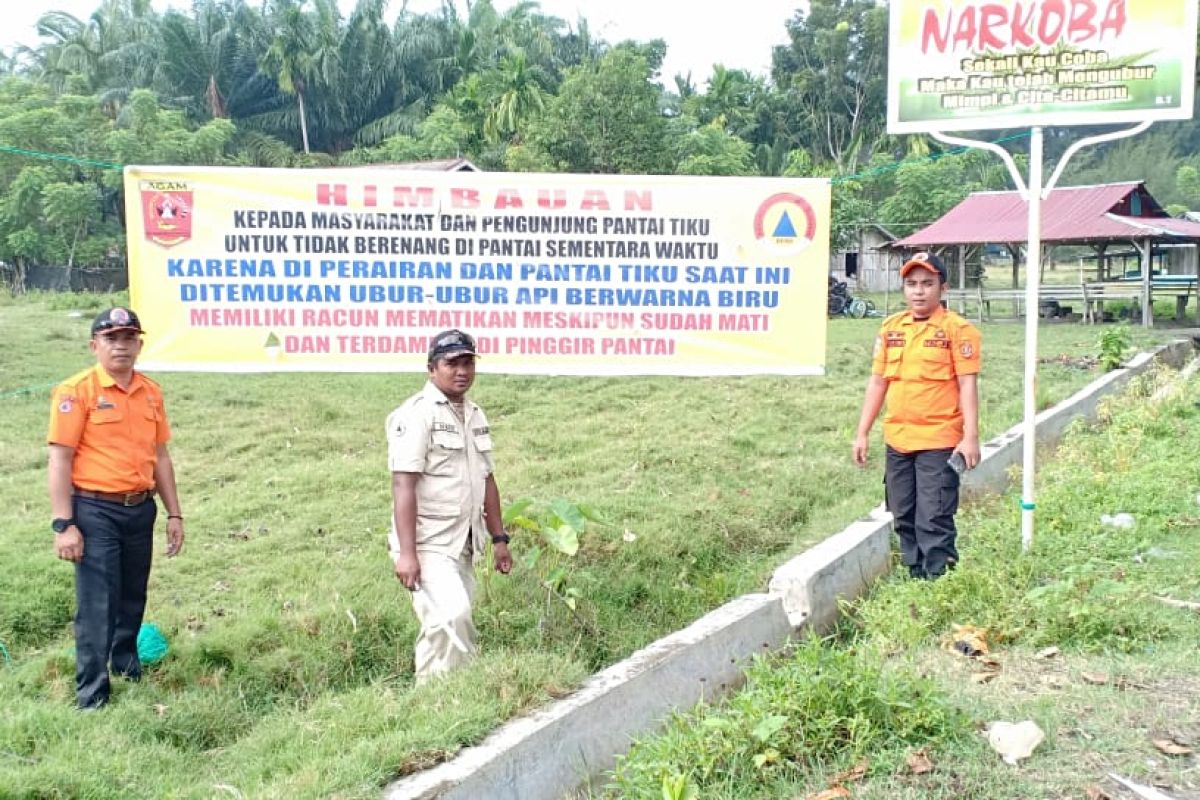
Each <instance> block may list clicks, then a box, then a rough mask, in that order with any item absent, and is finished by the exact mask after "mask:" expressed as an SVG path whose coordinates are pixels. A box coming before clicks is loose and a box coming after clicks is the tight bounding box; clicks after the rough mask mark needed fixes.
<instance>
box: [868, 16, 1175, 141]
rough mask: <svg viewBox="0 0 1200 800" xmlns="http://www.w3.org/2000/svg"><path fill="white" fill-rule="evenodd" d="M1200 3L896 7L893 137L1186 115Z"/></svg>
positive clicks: (892, 45)
mask: <svg viewBox="0 0 1200 800" xmlns="http://www.w3.org/2000/svg"><path fill="white" fill-rule="evenodd" d="M1196 18H1197V2H1196V0H891V32H890V33H891V37H890V44H889V62H890V63H889V69H888V130H889V131H890V132H892V133H921V132H925V131H953V130H976V129H984V128H1015V127H1029V126H1032V125H1042V126H1048V125H1089V124H1108V123H1119V122H1141V121H1143V120H1146V119H1189V118H1191V116H1192V103H1193V95H1194V92H1195V83H1196V74H1195V70H1196Z"/></svg>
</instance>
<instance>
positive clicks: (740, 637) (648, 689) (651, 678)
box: [385, 341, 1194, 800]
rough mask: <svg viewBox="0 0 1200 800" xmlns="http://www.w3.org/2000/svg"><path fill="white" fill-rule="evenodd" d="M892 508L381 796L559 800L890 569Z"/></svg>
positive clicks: (1044, 420)
mask: <svg viewBox="0 0 1200 800" xmlns="http://www.w3.org/2000/svg"><path fill="white" fill-rule="evenodd" d="M1193 354H1194V348H1193V346H1192V344H1191V342H1188V341H1178V342H1174V343H1172V344H1169V345H1165V346H1163V347H1160V348H1158V349H1157V350H1155V351H1153V352H1152V353H1149V354H1141V355H1139V356H1137V357H1136V358H1134V359H1133V360H1132V361H1131V362H1130V364H1129V366H1128V367H1127V368H1126V369H1122V370H1117V371H1114V372H1110V373H1109V374H1107V375H1105V376H1103V377H1101V378H1099V379H1098V380H1096V381H1094V382H1093V383H1091V384H1089V385H1088V386H1087V387H1086V388H1084V389H1082V390H1080V391H1079V392H1077V393H1076V394H1075V395H1073V396H1072V397H1070V398H1068V399H1067V400H1064V401H1063V402H1062V403H1059V404H1058V405H1057V406H1055V407H1054V408H1051V409H1048V410H1047V411H1045V412H1043V413H1042V414H1040V415H1039V416H1038V418H1037V426H1038V441H1039V445H1050V444H1052V443H1054V442H1056V441H1058V439H1059V438H1060V437H1061V436H1062V434H1063V432H1064V431H1065V430H1066V428H1067V426H1068V425H1069V424H1070V423H1071V422H1072V421H1074V420H1076V419H1081V418H1082V419H1089V420H1090V419H1095V418H1096V415H1097V412H1098V408H1099V403H1100V400H1101V399H1102V398H1103V397H1106V396H1109V395H1111V394H1113V393H1115V392H1118V391H1120V390H1121V389H1123V388H1124V387H1125V386H1126V385H1127V384H1128V382H1129V381H1130V380H1131V379H1132V378H1133V377H1134V376H1136V375H1138V374H1141V373H1143V372H1145V371H1147V370H1148V369H1151V368H1152V367H1153V366H1154V364H1155V363H1156V362H1162V363H1166V364H1169V365H1171V366H1174V367H1179V366H1181V365H1182V364H1183V363H1184V362H1185V361H1187V360H1188V359H1189V358H1190V357H1192V356H1193ZM1021 459H1022V429H1021V426H1016V427H1014V428H1012V429H1010V430H1009V431H1007V432H1005V433H1004V434H1002V435H1001V436H998V437H996V438H995V439H993V440H991V441H989V442H987V443H986V444H985V445H984V447H983V462H982V463H981V464H980V465H979V466H978V467H976V468H975V469H974V470H972V471H971V472H970V473H968V475H967V478H966V480H965V481H964V490H965V491H966V492H968V493H969V492H977V493H978V492H998V491H1001V490H1003V489H1004V488H1005V486H1006V484H1007V482H1008V477H1009V471H1010V469H1011V468H1012V467H1013V466H1017V465H1019V464H1020V463H1021ZM891 524H892V518H891V515H890V514H889V513H888V512H887V510H886V509H884V508H883V507H882V506H881V507H878V508H875V509H873V510H872V511H871V512H870V513H869V514H867V515H866V516H865V517H863V518H861V519H859V520H856V521H855V522H853V523H851V524H850V525H849V526H848V527H847V528H846V529H845V530H843V531H841V532H839V533H836V534H834V535H832V536H830V537H829V538H827V539H825V540H824V541H822V542H820V543H819V544H817V545H815V546H814V547H812V548H810V549H808V550H806V551H805V552H804V553H802V554H800V555H798V556H796V557H795V558H793V559H791V560H789V561H788V562H787V563H785V564H783V565H782V566H781V567H779V569H777V570H776V571H775V574H774V575H773V576H772V578H771V581H770V586H769V593H768V594H765V595H764V594H751V595H745V596H743V597H739V598H737V599H736V600H733V601H732V602H730V603H727V604H726V605H724V606H722V607H721V608H719V609H717V610H716V611H713V612H712V613H710V614H707V615H705V616H704V617H702V618H701V619H700V620H698V621H697V622H695V623H694V624H692V625H690V626H688V627H687V628H685V629H683V630H682V631H678V632H676V633H673V634H671V635H670V636H667V637H665V638H663V639H660V640H658V641H657V642H654V643H653V644H651V645H649V646H648V647H646V648H644V649H642V650H639V651H638V652H636V653H634V654H633V655H632V656H630V657H629V658H627V659H625V660H624V661H621V662H620V663H618V664H614V665H613V666H611V667H609V668H608V669H606V670H604V671H603V672H600V673H597V674H596V675H594V676H593V677H592V678H591V679H589V680H588V681H587V682H585V683H584V685H583V686H582V687H581V688H580V689H579V691H577V692H575V693H574V694H573V695H571V696H570V697H567V698H565V699H563V700H560V701H558V702H556V703H553V704H551V705H550V706H549V707H547V708H545V709H543V710H541V711H538V712H535V713H534V714H531V715H530V716H528V717H525V718H522V719H518V720H514V721H512V722H509V723H506V724H505V725H503V726H501V727H500V728H499V729H498V730H497V731H496V732H494V733H493V734H492V735H490V736H488V737H487V739H485V740H484V741H483V742H482V743H481V744H479V745H478V746H475V747H468V748H466V749H464V750H463V751H462V753H460V754H459V755H458V756H457V757H456V758H454V759H453V760H451V761H449V762H447V763H445V764H442V765H440V766H438V767H434V768H433V769H430V770H427V771H425V772H422V773H418V774H416V775H412V776H409V777H407V778H404V779H402V780H399V781H396V782H395V783H393V784H391V785H390V786H388V787H387V789H386V793H385V797H386V799H387V800H431V799H432V798H443V800H493V799H494V800H560V799H561V798H562V797H564V795H567V794H568V793H570V792H571V791H572V790H573V789H574V788H576V787H578V786H579V785H581V784H583V783H585V782H586V781H587V780H588V779H589V778H590V777H592V776H595V775H598V774H600V773H602V772H604V771H606V770H608V769H611V768H612V766H613V765H614V764H615V763H616V757H617V754H619V753H623V752H625V751H626V750H627V749H628V747H629V744H630V742H631V741H632V739H633V738H634V737H635V736H639V735H643V734H645V733H647V732H649V731H652V730H654V729H655V728H657V727H658V726H659V725H660V724H661V723H662V721H663V720H664V719H665V718H666V717H667V716H668V715H670V714H671V712H673V711H675V710H679V709H686V708H690V707H691V706H693V705H695V704H696V702H698V701H699V700H701V699H712V698H715V697H717V696H720V695H722V694H724V693H726V692H728V691H730V690H732V689H733V688H736V687H737V686H738V685H739V684H740V683H741V680H742V668H743V666H744V665H745V663H746V661H747V659H749V658H751V657H752V656H754V655H755V654H757V653H760V652H764V651H767V650H774V649H778V648H779V647H781V646H782V645H783V644H784V643H785V642H786V640H787V638H788V637H789V635H791V634H792V633H794V632H796V631H798V630H801V629H804V628H811V629H814V630H823V629H825V628H827V627H829V626H830V625H831V624H833V622H834V621H836V619H837V617H838V614H839V612H840V608H841V604H842V602H843V601H845V600H850V599H853V598H855V597H858V596H859V595H861V594H862V593H864V592H865V591H866V590H867V589H868V588H869V587H870V585H871V583H873V582H874V581H875V579H876V578H878V577H879V576H880V575H882V574H884V573H886V572H887V571H888V570H889V569H890V568H891V564H892V552H891V541H890V538H891Z"/></svg>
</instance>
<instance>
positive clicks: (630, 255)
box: [125, 167, 830, 375]
mask: <svg viewBox="0 0 1200 800" xmlns="http://www.w3.org/2000/svg"><path fill="white" fill-rule="evenodd" d="M125 197H126V210H127V220H128V241H129V279H130V300H131V303H132V305H133V307H134V309H135V310H136V311H137V313H138V314H139V315H140V317H141V319H142V325H143V327H144V328H145V329H146V332H147V333H146V337H145V339H146V344H145V348H144V350H143V352H142V358H141V362H140V363H141V364H142V366H144V367H146V368H148V369H160V370H199V371H222V372H266V371H350V372H371V371H387V372H399V371H417V370H423V369H424V368H425V354H426V351H427V348H428V342H429V338H430V337H431V336H432V335H434V334H435V333H437V332H438V331H441V330H444V329H447V328H460V329H462V330H464V331H466V332H468V333H470V334H472V335H473V336H475V337H476V340H477V342H478V347H479V351H480V354H481V355H482V357H483V360H482V362H481V367H482V368H483V369H486V370H487V371H489V372H510V373H524V374H560V375H744V374H756V373H769V374H778V375H818V374H823V372H824V364H825V315H826V290H827V280H826V275H827V270H828V261H829V213H830V187H829V183H828V181H825V180H793V179H786V180H785V179H777V178H707V177H706V178H692V177H673V176H664V177H647V176H617V175H538V174H507V173H479V172H474V173H463V172H458V173H437V172H423V171H409V170H391V169H386V168H362V169H329V170H267V169H237V168H219V167H128V168H126V170H125Z"/></svg>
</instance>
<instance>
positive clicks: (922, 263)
mask: <svg viewBox="0 0 1200 800" xmlns="http://www.w3.org/2000/svg"><path fill="white" fill-rule="evenodd" d="M917 267H921V268H922V269H927V270H929V271H931V272H936V273H937V274H938V277H940V278H941V279H942V283H945V282H946V281H948V280H950V276H949V275H948V274H947V273H946V265H945V264H943V263H942V260H941V259H940V258H938V257H937V256H935V255H934V254H933V253H914V254H913V257H912V258H910V259H909V260H908V261H905V262H904V266H903V267H901V268H900V277H901V278H903V277H904V276H905V275H907V274H908V273H909V272H910V271H912V270H914V269H916V268H917Z"/></svg>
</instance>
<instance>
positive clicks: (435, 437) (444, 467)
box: [387, 330, 512, 682]
mask: <svg viewBox="0 0 1200 800" xmlns="http://www.w3.org/2000/svg"><path fill="white" fill-rule="evenodd" d="M475 356H476V352H475V340H474V339H472V338H471V337H470V336H468V335H467V334H465V333H463V332H462V331H458V330H449V331H444V332H442V333H439V334H438V335H437V336H434V337H433V338H432V339H431V340H430V346H429V362H428V368H429V382H428V383H426V384H425V388H423V389H422V390H421V391H420V392H418V393H417V394H415V395H413V396H412V397H410V398H408V400H406V401H405V402H404V404H403V405H401V406H400V407H399V408H397V409H396V410H395V411H393V412H392V413H391V414H390V415H389V416H388V419H387V438H388V468H389V469H390V470H391V472H392V500H393V503H394V511H393V518H392V532H391V534H390V536H389V537H388V549H389V550H390V552H391V556H392V561H393V563H394V565H395V571H396V577H397V578H398V579H399V580H400V582H401V583H402V584H404V587H405V588H406V589H408V590H409V591H410V592H412V600H413V610H414V611H415V612H416V614H417V619H418V620H419V621H420V623H421V633H420V634H419V635H418V637H417V644H416V651H415V656H416V676H417V681H418V682H421V681H424V680H425V679H427V678H429V677H430V676H432V675H437V674H439V673H442V672H446V671H448V670H450V669H453V668H455V667H457V666H459V665H461V664H464V663H466V662H467V661H469V660H470V659H471V657H472V656H473V655H474V654H475V649H476V648H475V624H474V623H473V622H472V620H471V603H472V600H473V599H474V593H475V573H474V567H473V563H474V561H475V560H476V559H479V558H481V557H482V556H483V553H484V550H485V546H486V542H485V540H484V538H483V537H484V536H485V532H489V533H490V534H491V539H492V544H493V547H494V553H495V566H496V570H497V571H499V572H501V573H504V574H507V573H508V571H509V570H511V569H512V556H511V555H510V554H509V552H508V536H507V535H506V534H505V533H504V525H503V522H502V519H501V512H500V490H499V489H498V488H497V487H496V479H495V478H494V477H493V475H492V469H493V463H492V436H491V430H490V429H489V427H488V421H487V417H485V416H484V415H483V411H482V410H481V409H480V408H479V406H477V405H475V404H474V403H472V402H471V401H470V400H468V399H467V398H466V393H467V390H468V389H470V388H471V384H473V383H474V382H475Z"/></svg>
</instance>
